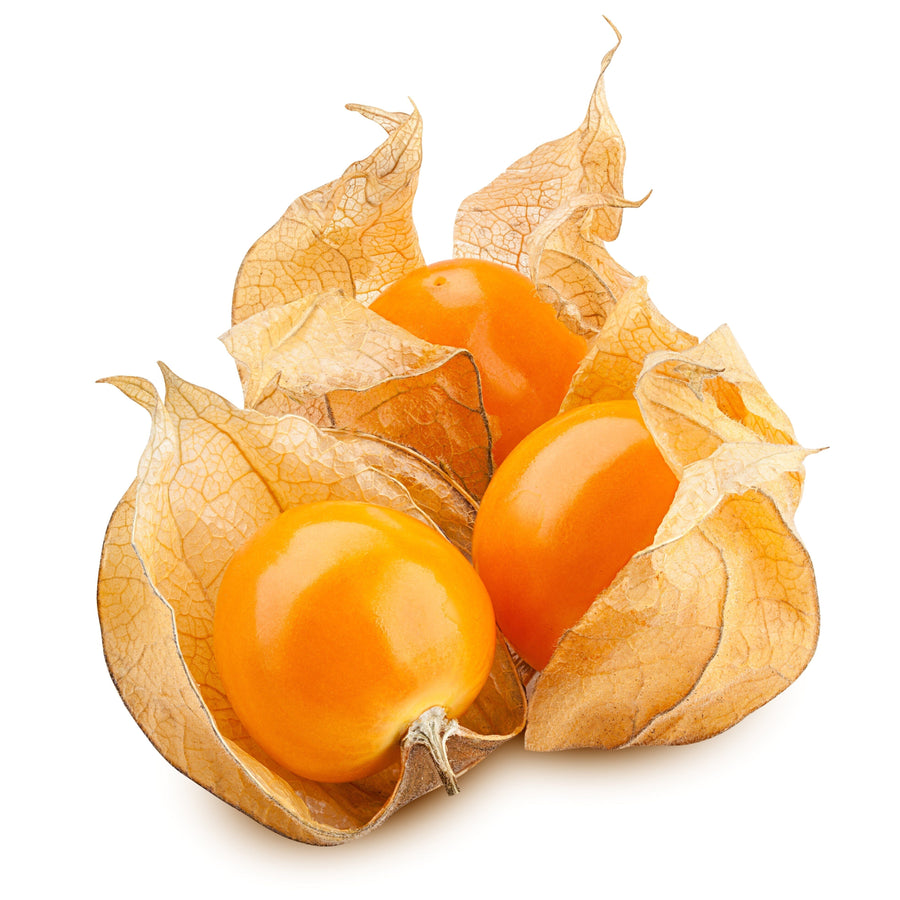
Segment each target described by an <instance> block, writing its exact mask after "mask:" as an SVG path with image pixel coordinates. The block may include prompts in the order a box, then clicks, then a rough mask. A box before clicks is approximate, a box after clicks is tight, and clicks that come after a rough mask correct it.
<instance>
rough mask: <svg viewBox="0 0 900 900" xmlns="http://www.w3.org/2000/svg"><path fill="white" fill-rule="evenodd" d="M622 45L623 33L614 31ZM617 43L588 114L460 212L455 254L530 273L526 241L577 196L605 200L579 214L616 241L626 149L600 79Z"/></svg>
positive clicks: (598, 233) (593, 231) (591, 228)
mask: <svg viewBox="0 0 900 900" xmlns="http://www.w3.org/2000/svg"><path fill="white" fill-rule="evenodd" d="M616 36H617V38H618V39H619V42H621V35H620V34H619V32H618V31H616ZM618 46H619V43H617V44H616V45H615V46H614V47H613V48H612V49H611V50H610V51H609V52H608V53H607V54H606V55H605V57H604V58H603V62H602V65H601V70H600V76H599V78H598V79H597V83H596V85H595V87H594V92H593V94H592V96H591V100H590V104H589V106H588V111H587V114H586V115H585V118H584V120H583V122H582V123H581V125H580V126H579V127H578V128H577V129H576V130H575V131H573V132H572V133H571V134H569V135H566V136H565V137H562V138H559V139H557V140H555V141H550V142H549V143H546V144H542V145H541V146H540V147H538V148H537V149H535V150H533V151H532V152H531V153H529V154H528V155H527V156H523V157H522V158H521V159H519V160H517V161H516V162H515V163H513V164H512V165H511V166H509V168H508V169H506V171H505V172H503V173H502V174H501V175H499V176H498V177H497V178H496V179H494V181H492V182H491V183H490V184H489V185H487V186H486V187H484V188H482V189H481V190H479V191H477V192H476V193H474V194H472V195H471V196H469V197H467V198H466V199H465V200H464V201H463V202H462V204H461V205H460V207H459V210H458V212H457V215H456V224H455V229H454V255H455V256H473V257H481V258H485V259H492V260H494V261H495V262H499V263H504V264H505V265H508V266H513V267H514V268H517V269H518V270H519V271H520V272H522V273H523V274H525V275H528V274H529V273H530V269H531V261H530V258H529V251H528V247H527V246H526V242H527V240H528V237H529V235H530V234H531V233H532V232H533V231H534V230H535V229H536V228H537V227H538V226H539V225H540V224H541V222H542V221H543V220H544V219H545V217H546V216H548V215H549V214H551V213H553V212H554V211H557V210H559V209H560V208H565V207H566V206H567V204H569V203H571V202H572V201H573V198H576V197H578V196H579V195H583V194H595V195H599V196H603V197H605V198H606V199H607V201H608V202H607V203H605V204H604V205H596V206H593V207H592V208H591V209H590V211H587V212H585V213H583V214H582V215H581V217H580V220H579V221H580V226H581V227H582V228H583V229H584V231H585V232H586V233H589V234H590V236H592V237H593V238H594V239H596V240H599V241H611V240H614V239H615V237H616V236H617V235H618V233H619V228H620V226H621V222H622V208H621V207H622V206H623V205H628V204H627V203H625V201H623V200H622V199H621V198H622V191H623V172H624V166H625V144H624V142H623V140H622V135H621V133H620V132H619V128H618V126H617V125H616V123H615V121H614V119H613V117H612V113H611V112H610V110H609V105H608V104H607V101H606V92H605V88H604V82H603V76H604V73H605V72H606V69H607V67H608V66H609V64H610V62H611V61H612V58H613V55H614V54H615V51H616V50H617V49H618Z"/></svg>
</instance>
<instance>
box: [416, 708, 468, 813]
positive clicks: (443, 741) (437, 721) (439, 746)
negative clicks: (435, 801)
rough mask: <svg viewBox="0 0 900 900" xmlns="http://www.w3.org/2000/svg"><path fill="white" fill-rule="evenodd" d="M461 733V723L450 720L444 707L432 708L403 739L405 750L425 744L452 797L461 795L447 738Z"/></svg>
mask: <svg viewBox="0 0 900 900" xmlns="http://www.w3.org/2000/svg"><path fill="white" fill-rule="evenodd" d="M458 731H459V722H457V721H456V719H448V718H447V711H446V710H445V709H444V708H443V707H442V706H432V707H431V708H430V709H426V710H425V712H423V713H422V715H421V716H419V718H418V719H416V720H415V722H413V723H412V725H410V726H409V730H408V731H407V732H406V737H404V738H403V746H404V747H405V748H407V747H412V746H413V745H414V744H424V745H425V747H426V748H427V749H428V752H429V753H430V754H431V759H432V761H433V762H434V765H435V768H436V769H437V772H438V775H439V776H440V778H441V783H442V784H443V785H444V790H445V791H446V792H447V793H448V794H449V795H450V796H451V797H452V796H453V795H454V794H458V793H459V785H458V784H457V782H456V775H455V774H454V772H453V766H451V765H450V757H449V756H448V755H447V738H449V737H450V736H451V735H453V734H456V733H457V732H458Z"/></svg>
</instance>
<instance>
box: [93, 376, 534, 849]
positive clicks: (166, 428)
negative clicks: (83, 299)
mask: <svg viewBox="0 0 900 900" xmlns="http://www.w3.org/2000/svg"><path fill="white" fill-rule="evenodd" d="M164 375H165V380H166V387H167V390H166V397H165V402H163V401H161V400H159V398H158V397H157V395H156V392H155V389H154V388H153V386H152V385H151V384H150V383H149V382H146V381H144V380H143V379H137V378H116V379H109V381H111V383H113V384H115V385H116V386H117V387H119V388H120V389H121V390H122V391H123V392H125V393H126V394H127V395H128V396H129V397H131V398H132V399H134V400H135V401H136V402H138V403H140V404H141V405H142V406H144V407H145V408H146V409H147V410H148V411H149V412H150V414H151V417H152V420H153V424H152V430H151V436H150V441H149V443H148V446H147V450H146V451H145V453H144V456H143V458H142V460H141V464H140V468H139V471H138V478H137V480H136V482H135V484H134V485H133V486H132V488H131V489H130V490H129V492H128V493H127V494H126V496H125V498H124V499H123V501H122V502H121V503H120V505H119V507H118V508H117V510H116V512H115V513H114V515H113V519H112V521H111V523H110V527H109V531H108V534H107V537H106V541H105V544H104V551H103V559H102V563H101V571H100V580H99V588H98V603H99V611H100V620H101V625H102V628H103V640H104V649H105V652H106V657H107V662H108V664H109V668H110V672H111V673H112V676H113V679H114V680H115V682H116V685H117V686H118V689H119V691H120V693H121V695H122V697H123V699H124V700H125V702H126V704H127V706H128V707H129V709H130V710H131V712H132V714H133V715H134V717H135V719H136V720H137V721H138V723H139V724H140V725H141V727H142V728H143V729H144V731H145V732H146V733H147V734H148V736H149V737H150V738H151V740H152V741H153V742H154V744H155V745H156V746H157V748H158V749H159V750H160V752H161V753H162V754H163V755H164V756H165V757H166V758H167V759H168V760H169V761H170V762H171V763H172V764H173V765H175V766H176V767H177V768H179V769H181V770H182V771H183V772H185V773H186V774H188V775H189V776H190V777H191V778H193V779H194V780H195V781H197V782H198V783H199V784H202V785H203V786H204V787H206V788H208V789H209V790H211V791H213V792H214V793H216V794H218V795H219V796H220V797H222V798H223V799H225V800H227V801H228V802H229V803H231V804H233V805H235V806H237V807H238V808H240V809H242V810H243V811H244V812H246V813H248V814H249V815H251V816H253V817H254V818H256V819H257V820H259V821H260V822H262V823H263V824H265V825H268V826H269V827H271V828H274V829H275V830H277V831H279V832H281V833H282V834H285V835H287V836H288V837H292V838H295V839H298V840H302V841H306V842H309V843H316V844H334V843H340V842H342V841H344V840H347V839H349V838H352V837H357V836H359V835H360V834H363V833H365V832H366V831H368V830H370V829H371V828H374V827H375V826H376V825H378V824H380V823H381V822H382V821H383V820H384V819H385V818H387V817H388V816H389V815H391V814H392V813H393V812H394V811H396V810H397V809H398V808H399V807H400V806H402V805H403V804H405V803H407V802H409V801H410V800H412V799H414V798H415V797H416V796H419V795H420V794H422V793H424V792H425V791H428V790H431V789H433V788H434V787H437V786H440V784H441V781H440V778H439V776H438V773H437V771H436V769H435V767H434V765H433V763H432V762H431V761H430V758H429V757H428V754H427V751H425V750H424V748H422V747H412V748H408V749H406V750H404V753H403V757H402V760H401V763H400V765H399V766H394V767H392V768H391V769H389V770H385V772H383V773H379V774H378V775H375V776H372V777H370V778H367V779H364V780H362V781H359V782H354V783H351V784H345V785H322V784H318V783H316V782H312V781H309V780H308V779H304V778H300V777H298V776H296V775H293V774H292V773H289V772H287V771H285V770H283V769H282V768H281V767H279V766H278V765H277V764H276V763H274V762H273V761H272V760H271V759H269V758H268V757H267V756H266V754H265V753H264V752H263V751H262V750H261V749H260V748H259V747H257V746H256V744H255V743H254V741H253V740H252V739H251V738H250V737H249V735H247V733H246V730H245V729H244V727H243V726H242V724H241V722H240V721H239V720H238V718H237V717H236V716H235V714H234V712H233V710H232V709H231V706H230V704H229V703H228V700H227V698H226V696H225V694H224V692H223V690H222V687H221V683H220V680H219V676H218V673H217V671H216V666H215V660H214V658H213V655H212V651H211V646H212V644H211V638H212V617H213V610H214V605H215V596H216V592H217V590H218V584H219V579H220V578H221V574H222V571H223V569H224V566H225V565H226V563H227V562H228V560H229V559H230V557H231V555H232V553H233V552H234V550H235V549H237V547H238V546H240V545H241V544H242V543H243V542H244V540H246V538H247V537H248V536H249V535H250V534H252V533H253V532H254V531H256V529H257V528H258V527H259V526H260V525H261V524H263V523H264V522H265V521H268V520H269V519H271V518H272V517H273V516H275V515H277V514H278V512H280V511H281V510H283V509H285V508H287V507H289V506H293V505H296V504H299V503H304V502H311V501H315V500H323V499H332V498H334V499H359V500H366V501H370V502H375V503H380V504H382V505H386V506H390V507H392V508H394V509H398V510H401V511H403V512H406V513H408V514H410V515H413V516H415V517H416V518H419V519H420V520H422V521H425V522H427V523H428V524H430V525H432V526H433V527H436V528H438V529H440V530H442V531H443V532H444V533H445V534H446V535H448V536H449V537H451V539H454V540H455V542H456V543H457V546H459V547H460V549H461V550H463V551H464V552H467V550H468V541H469V539H470V536H471V525H472V521H473V517H474V509H473V508H472V506H471V502H470V501H469V499H468V497H467V496H466V495H465V494H464V493H463V492H461V491H459V490H458V489H456V488H454V486H453V484H452V483H451V482H450V481H449V480H448V479H447V478H446V477H445V476H443V475H442V474H441V473H440V472H439V470H438V469H436V468H435V467H434V466H433V465H431V464H430V463H428V462H427V461H424V460H421V459H420V458H418V457H416V456H415V455H414V454H410V453H409V452H408V451H406V450H404V449H403V448H401V447H398V446H396V445H390V444H387V443H384V442H380V441H378V440H377V439H374V438H368V437H360V436H357V435H352V434H346V433H339V432H327V431H323V430H321V429H319V428H317V427H316V426H314V425H313V424H312V423H310V422H308V421H306V420H304V419H302V418H299V417H296V416H285V417H271V416H265V415H263V414H260V413H257V412H254V411H247V410H240V409H236V408H235V407H233V406H231V405H230V404H228V403H227V402H226V401H225V400H223V399H222V398H221V397H219V396H217V395H216V394H214V393H212V392H211V391H207V390H205V389H202V388H198V387H196V386H195V385H191V384H188V383H187V382H184V381H182V380H181V379H179V378H177V377H176V376H175V375H174V374H172V373H171V372H170V371H168V370H167V369H164ZM523 723H524V698H523V696H522V693H521V687H520V685H519V683H518V680H517V678H516V675H515V670H514V667H513V665H512V662H511V660H510V659H509V657H508V655H507V653H506V650H505V645H504V644H503V642H502V641H498V650H497V656H496V659H495V663H494V668H493V671H492V673H491V676H490V679H489V681H488V683H487V685H486V686H485V688H484V690H482V692H481V694H480V695H479V697H478V698H477V700H476V701H475V703H474V705H473V706H472V707H471V708H470V709H469V711H468V712H467V713H466V714H465V715H464V716H463V717H462V718H461V720H460V725H461V728H460V730H459V732H458V733H457V734H456V735H454V736H453V737H451V738H450V741H449V758H450V762H451V764H452V767H453V769H454V771H456V772H457V773H461V772H464V771H466V770H467V769H468V768H470V767H471V766H472V765H474V764H475V763H477V762H478V761H480V760H481V759H482V758H484V757H485V756H486V755H487V754H488V753H489V752H490V751H491V750H493V749H494V748H496V747H497V746H498V745H499V744H501V743H502V742H503V741H504V740H507V739H509V738H510V737H512V736H513V735H514V734H516V733H517V732H518V731H519V730H520V729H521V727H522V725H523Z"/></svg>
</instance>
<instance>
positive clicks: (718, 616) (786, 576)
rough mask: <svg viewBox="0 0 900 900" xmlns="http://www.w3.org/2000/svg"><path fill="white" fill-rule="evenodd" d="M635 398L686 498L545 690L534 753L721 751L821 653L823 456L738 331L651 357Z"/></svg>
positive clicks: (535, 714)
mask: <svg viewBox="0 0 900 900" xmlns="http://www.w3.org/2000/svg"><path fill="white" fill-rule="evenodd" d="M630 342H631V336H630V335H628V334H627V332H626V334H624V335H623V336H622V341H621V343H622V344H628V343H630ZM673 343H674V344H675V345H677V344H679V343H681V341H680V340H675V341H673ZM625 368H626V369H627V368H628V367H627V366H626V367H625ZM635 395H636V397H637V399H638V402H639V403H640V405H641V409H642V411H643V414H644V418H645V421H646V423H647V426H648V428H649V429H650V430H651V432H652V433H653V435H654V438H655V439H656V441H657V444H658V445H659V446H660V448H661V450H662V451H663V453H664V455H665V456H666V459H667V461H668V462H669V464H670V465H671V466H672V468H673V469H674V470H675V471H676V473H677V474H678V475H679V477H680V485H679V489H678V492H677V494H676V496H675V499H674V501H673V503H672V507H671V509H670V511H669V513H668V515H667V516H666V518H665V519H664V521H663V523H662V524H661V526H660V528H659V531H658V533H657V536H656V541H655V543H654V545H653V546H652V547H651V548H648V549H647V550H645V551H643V552H641V553H639V554H637V555H636V556H635V557H634V558H633V559H632V560H631V561H630V562H629V563H628V564H627V565H626V567H625V568H624V569H623V570H622V571H621V572H620V573H619V576H618V577H617V578H616V580H615V581H614V582H613V584H612V585H610V587H609V588H607V589H606V590H605V591H604V592H603V593H602V594H600V596H599V597H598V598H597V600H596V601H595V602H594V604H593V605H592V606H591V608H590V609H589V610H588V612H587V613H586V614H585V615H584V616H583V617H582V619H581V620H580V621H579V622H578V623H577V624H576V625H575V626H574V627H573V628H572V629H570V630H569V631H568V632H566V633H565V634H564V635H563V637H562V638H561V640H560V642H559V644H558V646H557V649H556V651H555V652H554V654H553V657H552V658H551V661H550V663H549V665H548V666H547V667H546V669H545V670H544V671H543V672H542V673H541V675H540V677H539V678H538V680H537V682H536V684H535V686H534V690H533V694H532V697H531V702H530V708H529V723H528V729H527V732H526V746H528V747H529V748H530V749H534V750H556V749H565V748H569V747H583V746H594V747H603V748H614V747H622V746H631V745H637V744H658V743H662V744H671V743H688V742H691V741H697V740H701V739H704V738H707V737H711V736H712V735H714V734H717V733H719V732H720V731H722V730H724V729H726V728H728V727H730V726H732V725H734V724H735V723H736V722H738V721H739V720H740V719H742V718H743V717H744V716H746V715H747V714H748V713H750V712H752V711H753V710H754V709H757V708H758V707H759V706H761V705H762V704H763V703H765V702H767V701H768V700H770V699H771V698H772V697H774V696H775V695H776V694H778V693H780V692H781V691H782V690H784V688H785V687H787V685H789V684H790V683H791V681H793V680H794V679H795V678H796V677H797V676H798V675H799V674H800V672H801V671H802V670H803V669H804V667H805V666H806V664H807V663H808V662H809V659H810V658H811V656H812V654H813V652H814V650H815V645H816V640H817V636H818V604H817V594H816V586H815V580H814V576H813V571H812V566H811V564H810V561H809V558H808V555H807V553H806V551H805V549H804V547H803V545H802V543H801V542H800V540H799V538H798V537H797V534H796V532H795V529H794V524H793V514H794V510H795V509H796V506H797V503H798V502H799V497H800V488H801V485H802V481H803V461H804V459H805V458H806V456H807V455H808V451H806V450H804V449H803V448H801V447H799V446H798V445H797V444H796V442H795V441H794V439H793V436H792V435H793V431H792V429H791V426H790V422H789V421H788V420H787V417H786V416H785V415H784V413H783V412H782V411H781V410H780V409H779V408H778V407H777V405H776V404H775V403H774V401H772V399H771V398H770V397H769V395H768V394H767V393H766V391H765V389H764V388H763V386H762V385H761V384H760V383H759V380H758V379H757V378H756V376H755V375H754V374H753V372H752V369H750V367H749V365H748V364H747V361H746V359H745V357H744V355H743V353H741V351H740V349H739V347H738V346H737V344H736V342H735V341H734V339H733V337H732V336H731V334H730V332H729V331H728V330H727V329H726V328H722V329H720V330H719V331H717V332H715V333H713V335H711V336H710V337H709V338H707V339H706V340H705V341H703V342H701V343H700V344H698V345H697V346H695V347H691V348H689V349H685V350H678V349H674V348H672V349H669V350H662V349H660V350H657V351H655V352H653V353H651V354H650V355H649V356H648V357H647V359H646V360H645V362H644V366H643V369H642V371H641V373H640V374H639V375H638V376H637V378H636V391H635ZM576 405H577V403H576Z"/></svg>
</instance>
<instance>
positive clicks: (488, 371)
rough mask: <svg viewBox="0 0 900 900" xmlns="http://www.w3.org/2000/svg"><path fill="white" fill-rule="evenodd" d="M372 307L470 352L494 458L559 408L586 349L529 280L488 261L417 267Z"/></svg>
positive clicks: (424, 336)
mask: <svg viewBox="0 0 900 900" xmlns="http://www.w3.org/2000/svg"><path fill="white" fill-rule="evenodd" d="M370 309H372V310H374V311H375V312H377V313H378V314H379V315H382V316H384V318H386V319H388V320H390V321H391V322H393V323H394V324H396V325H400V326H401V327H402V328H405V329H406V330H407V331H409V332H411V333H412V334H414V335H416V336H417V337H420V338H422V339H423V340H426V341H430V342H431V343H433V344H441V345H444V346H448V347H463V348H465V349H466V350H468V351H469V352H470V353H471V354H472V357H473V359H474V360H475V364H476V365H477V366H478V371H479V374H480V375H481V390H482V395H483V398H484V408H485V411H486V412H487V414H488V416H489V418H490V419H491V420H492V421H491V425H492V430H493V431H494V432H495V434H494V438H495V440H494V460H495V461H496V462H497V463H500V462H501V461H502V460H503V459H504V458H505V457H506V455H507V454H508V453H509V452H510V450H512V448H513V447H514V446H515V445H516V444H518V443H519V441H520V440H522V438H524V437H525V435H526V434H528V433H529V432H530V431H533V430H534V429H535V428H536V427H537V426H538V425H540V424H541V423H542V422H546V421H547V419H549V418H551V417H552V416H555V415H556V414H557V413H558V412H559V407H560V404H561V403H562V400H563V397H564V396H565V395H566V392H567V391H568V389H569V383H570V382H571V380H572V375H573V374H574V373H575V370H576V369H577V368H578V364H579V363H580V362H581V360H582V358H583V357H584V354H585V352H586V351H587V343H586V342H585V340H584V338H582V337H581V336H579V335H577V334H574V333H573V332H571V331H569V329H568V328H566V327H565V325H563V324H562V323H561V322H560V321H559V320H558V319H557V318H556V313H555V312H554V310H553V307H551V306H550V305H549V304H548V303H544V302H543V301H542V300H541V298H540V297H539V296H538V293H537V291H536V289H535V287H534V285H533V284H532V282H531V281H529V279H528V278H526V277H525V276H524V275H522V274H520V273H519V272H517V271H516V270H515V269H511V268H509V267H508V266H501V265H499V264H498V263H494V262H488V261H486V260H480V259H450V260H446V261H444V262H438V263H434V264H433V265H430V266H425V267H423V268H420V269H416V270H415V271H414V272H410V273H409V274H408V275H406V276H404V277H403V278H401V279H399V280H398V281H396V282H395V283H394V284H392V285H391V286H390V287H388V288H387V289H386V290H385V291H384V292H383V293H382V294H381V295H380V296H379V297H377V298H376V299H375V301H374V302H373V303H372V305H371V307H370Z"/></svg>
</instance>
